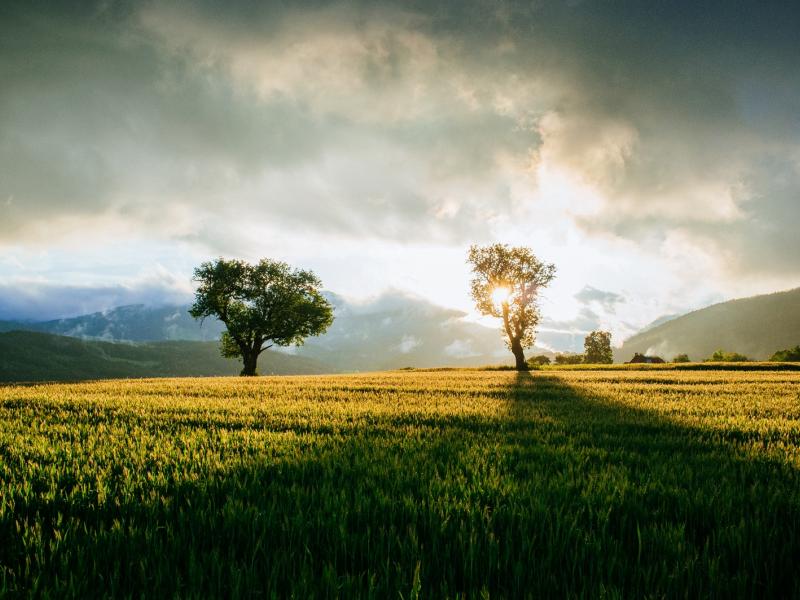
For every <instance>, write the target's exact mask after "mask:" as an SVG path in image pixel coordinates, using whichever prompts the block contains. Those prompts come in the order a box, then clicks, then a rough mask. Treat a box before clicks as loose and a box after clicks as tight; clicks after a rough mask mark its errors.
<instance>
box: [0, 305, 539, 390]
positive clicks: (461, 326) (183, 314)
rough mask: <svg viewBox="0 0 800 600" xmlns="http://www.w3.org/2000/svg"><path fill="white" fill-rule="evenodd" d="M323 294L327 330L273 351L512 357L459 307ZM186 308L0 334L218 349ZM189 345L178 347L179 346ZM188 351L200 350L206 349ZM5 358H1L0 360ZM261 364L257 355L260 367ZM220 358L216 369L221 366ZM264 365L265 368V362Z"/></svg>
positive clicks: (353, 358) (321, 355) (16, 324)
mask: <svg viewBox="0 0 800 600" xmlns="http://www.w3.org/2000/svg"><path fill="white" fill-rule="evenodd" d="M326 295H327V298H328V300H329V301H330V302H331V303H332V304H333V306H334V314H335V320H334V322H333V325H332V326H331V327H330V329H329V330H328V331H327V332H326V333H325V334H324V335H322V336H320V337H317V338H310V339H308V340H307V341H306V343H305V345H303V346H300V347H289V348H281V349H275V350H276V351H275V352H273V354H276V355H277V354H279V355H281V356H282V357H284V359H286V360H289V361H290V359H294V358H297V359H303V360H306V361H311V363H310V364H313V365H316V366H317V367H318V368H324V370H327V371H328V372H336V371H374V370H381V369H391V368H399V367H407V366H411V367H436V366H448V365H455V366H474V365H485V364H497V363H503V362H507V361H508V360H509V356H510V354H509V353H508V351H507V350H506V349H505V346H504V344H503V341H502V338H501V336H500V332H499V331H498V330H497V329H493V328H489V327H485V326H483V325H480V324H477V323H474V322H470V321H467V320H465V319H464V316H465V315H464V313H462V312H460V311H457V310H453V309H449V308H443V307H440V306H437V305H435V304H432V303H430V302H428V301H426V300H423V299H421V298H416V297H413V296H409V295H406V294H402V293H399V292H388V293H386V294H384V295H382V296H380V297H377V298H374V299H372V300H370V301H368V302H365V303H353V302H348V301H347V300H345V299H344V298H342V297H341V296H338V295H336V294H331V293H328V294H326ZM188 309H189V307H188V305H187V306H182V305H174V306H157V307H154V306H146V305H132V306H123V307H119V308H115V309H112V310H108V311H103V312H97V313H93V314H89V315H83V316H78V317H74V318H67V319H57V320H50V321H41V322H29V321H0V332H4V331H5V332H10V331H27V332H37V333H43V334H50V335H58V336H68V337H71V338H79V339H81V340H83V341H84V342H86V343H87V345H86V346H84V347H82V348H88V347H90V346H91V344H90V343H89V342H100V341H102V342H120V341H124V342H134V343H137V344H139V347H140V349H141V350H142V352H144V351H145V348H147V349H149V350H148V351H155V350H156V349H157V350H158V352H161V351H162V350H163V349H164V348H167V347H168V346H163V345H161V346H159V345H154V343H163V342H177V341H181V342H184V343H187V342H206V343H209V342H210V345H207V346H203V348H206V347H214V348H216V347H217V344H216V343H215V340H218V339H219V336H220V334H221V333H222V331H223V330H224V326H223V324H222V323H220V322H219V321H217V320H216V319H206V320H205V321H203V322H200V321H196V320H195V319H193V318H192V317H191V316H190V315H189V313H188ZM37 339H38V338H37ZM17 341H18V342H21V341H22V340H20V339H18V340H17ZM143 344H144V345H143ZM129 346H130V344H129ZM59 347H60V348H64V349H65V348H67V346H64V345H61V346H59ZM189 347H191V346H182V351H185V350H186V348H189ZM69 348H78V347H77V346H69ZM98 348H100V347H98ZM102 348H103V349H102V352H100V350H98V352H99V353H100V354H103V353H105V354H108V352H109V351H108V348H107V347H105V346H103V347H102ZM198 348H199V347H198ZM215 351H216V350H215ZM536 351H542V350H540V349H536ZM192 352H198V353H200V354H199V355H202V356H205V354H203V352H206V350H205V349H203V350H193V351H192ZM199 355H198V356H199ZM5 360H6V358H5V357H2V356H0V362H2V361H5ZM154 360H155V359H154ZM151 362H152V361H151ZM264 362H265V359H264V358H262V359H261V360H260V361H259V365H260V366H261V365H262V364H263V363H264ZM204 364H205V363H204ZM222 364H224V363H220V365H217V366H216V367H215V368H218V369H221V368H222V366H221V365H222ZM288 364H289V363H286V361H284V367H286V368H288V366H287V365H288ZM323 365H324V367H323ZM209 368H211V367H210V363H209ZM226 368H227V367H226ZM298 368H299V369H300V370H299V371H298V372H305V371H303V369H307V368H308V365H307V364H305V363H302V361H301V363H300V366H299V367H298ZM212 370H213V369H212ZM223 371H224V369H223ZM261 371H262V372H265V371H264V369H263V368H261ZM181 372H183V371H181ZM226 372H227V371H226ZM236 372H238V371H236ZM176 374H177V372H176ZM209 374H211V373H209ZM220 374H222V372H220Z"/></svg>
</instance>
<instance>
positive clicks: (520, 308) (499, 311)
mask: <svg viewBox="0 0 800 600" xmlns="http://www.w3.org/2000/svg"><path fill="white" fill-rule="evenodd" d="M467 262H468V263H469V264H471V265H472V274H473V277H472V281H471V282H470V289H471V292H472V298H473V299H474V300H475V306H476V307H477V309H478V310H479V311H480V312H481V314H484V315H490V316H492V317H497V318H500V319H503V330H504V332H505V334H506V344H507V345H508V347H509V349H510V350H511V352H512V353H513V354H514V360H515V362H516V368H517V370H518V371H526V370H527V369H528V365H527V363H526V362H525V350H524V349H525V348H530V347H531V346H533V342H534V339H535V335H536V325H538V323H539V306H538V303H537V301H538V296H539V290H540V289H541V288H543V287H545V286H547V285H548V284H549V283H550V282H551V281H552V280H553V278H554V277H555V273H556V267H555V265H553V264H545V263H543V262H542V261H540V260H539V259H538V258H536V256H535V255H534V254H533V251H532V250H531V249H530V248H526V247H524V246H517V247H511V246H508V245H506V244H492V245H491V246H471V247H470V249H469V255H468V257H467Z"/></svg>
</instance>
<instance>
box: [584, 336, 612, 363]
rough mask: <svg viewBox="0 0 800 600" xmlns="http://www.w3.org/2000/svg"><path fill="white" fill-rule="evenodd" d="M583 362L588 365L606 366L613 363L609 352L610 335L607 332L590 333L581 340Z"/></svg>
mask: <svg viewBox="0 0 800 600" xmlns="http://www.w3.org/2000/svg"><path fill="white" fill-rule="evenodd" d="M583 347H584V350H585V352H584V360H585V361H586V362H587V363H588V364H606V365H610V364H611V363H613V362H614V355H613V354H612V352H611V333H610V332H608V331H592V332H591V333H590V334H589V335H587V336H586V338H585V339H584V340H583Z"/></svg>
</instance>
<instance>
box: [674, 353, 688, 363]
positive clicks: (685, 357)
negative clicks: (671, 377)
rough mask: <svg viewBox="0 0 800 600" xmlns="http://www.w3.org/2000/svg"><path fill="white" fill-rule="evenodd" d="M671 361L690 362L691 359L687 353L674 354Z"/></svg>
mask: <svg viewBox="0 0 800 600" xmlns="http://www.w3.org/2000/svg"><path fill="white" fill-rule="evenodd" d="M672 362H674V363H688V362H692V361H691V360H689V355H688V354H676V355H675V357H674V358H673V359H672Z"/></svg>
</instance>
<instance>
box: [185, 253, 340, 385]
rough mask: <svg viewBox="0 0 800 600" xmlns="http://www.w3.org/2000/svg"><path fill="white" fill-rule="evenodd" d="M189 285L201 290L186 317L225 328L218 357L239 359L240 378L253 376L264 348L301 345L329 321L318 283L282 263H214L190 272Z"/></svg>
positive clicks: (309, 274)
mask: <svg viewBox="0 0 800 600" xmlns="http://www.w3.org/2000/svg"><path fill="white" fill-rule="evenodd" d="M194 281H197V282H199V284H200V286H199V287H198V288H197V292H195V301H194V304H193V305H192V307H191V308H190V309H189V314H190V315H192V316H193V317H194V318H196V319H204V318H206V317H212V316H213V317H217V318H218V319H219V320H220V321H222V322H223V323H224V324H225V327H227V331H226V332H225V333H223V334H222V340H221V350H222V355H223V356H227V357H231V358H233V357H239V358H241V359H242V361H243V363H244V365H243V368H242V373H241V374H242V375H256V374H257V366H258V357H259V355H260V354H261V353H262V352H263V351H264V350H266V349H267V348H271V347H272V346H273V345H277V346H289V345H291V344H296V345H300V344H302V343H303V340H304V339H305V338H307V337H309V336H315V335H319V334H321V333H324V332H325V331H326V330H327V329H328V327H329V326H330V324H331V323H332V322H333V307H332V306H331V305H330V303H329V302H328V301H327V300H326V299H325V298H324V297H323V296H322V294H321V293H320V288H321V287H322V282H321V281H320V280H319V279H318V278H317V276H316V275H314V273H312V272H311V271H303V270H300V269H292V268H291V267H290V266H289V265H288V264H286V263H284V262H279V261H274V260H269V259H262V260H261V261H259V262H258V264H255V265H251V264H249V263H246V262H244V261H242V260H225V259H223V258H219V259H217V260H215V261H211V262H205V263H203V264H202V265H200V266H199V267H198V268H197V269H195V271H194Z"/></svg>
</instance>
